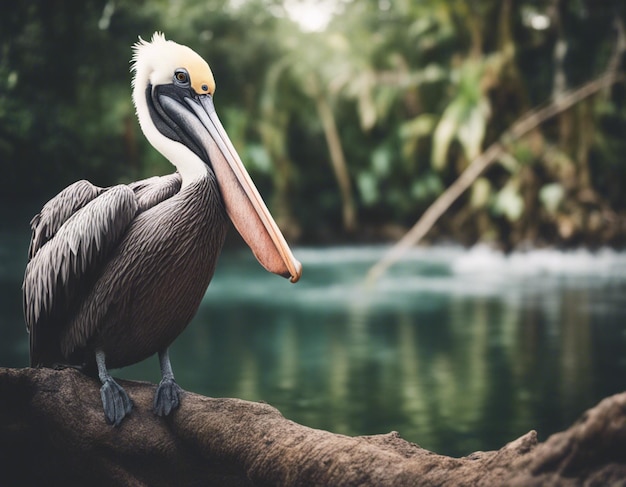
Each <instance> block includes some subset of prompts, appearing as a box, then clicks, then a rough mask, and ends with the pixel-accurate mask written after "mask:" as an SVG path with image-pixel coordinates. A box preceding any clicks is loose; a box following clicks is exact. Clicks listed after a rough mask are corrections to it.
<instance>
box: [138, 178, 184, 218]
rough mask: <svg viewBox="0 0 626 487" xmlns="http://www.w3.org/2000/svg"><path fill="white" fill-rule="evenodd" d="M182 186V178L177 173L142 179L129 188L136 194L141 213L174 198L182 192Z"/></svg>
mask: <svg viewBox="0 0 626 487" xmlns="http://www.w3.org/2000/svg"><path fill="white" fill-rule="evenodd" d="M181 184H182V178H181V177H180V174H178V173H177V172H176V173H174V174H169V175H167V176H154V177H151V178H148V179H142V180H141V181H136V182H134V183H130V184H129V185H128V186H129V187H130V189H132V190H133V191H134V192H135V196H136V197H137V203H138V205H139V211H145V210H147V209H148V208H152V207H153V206H156V205H158V204H159V203H161V202H163V201H165V200H166V199H169V198H171V197H172V196H174V195H175V194H176V193H178V192H179V191H180V186H181Z"/></svg>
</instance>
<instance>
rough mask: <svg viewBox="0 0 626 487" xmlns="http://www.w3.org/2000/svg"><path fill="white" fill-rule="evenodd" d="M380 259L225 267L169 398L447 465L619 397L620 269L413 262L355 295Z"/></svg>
mask: <svg viewBox="0 0 626 487" xmlns="http://www.w3.org/2000/svg"><path fill="white" fill-rule="evenodd" d="M18 243H19V244H20V245H21V244H22V243H23V242H21V241H20V242H17V241H15V242H13V244H14V245H16V246H17V245H18ZM2 244H5V241H4V240H3V241H2ZM5 247H10V245H9V246H6V245H5ZM22 248H23V247H22ZM383 251H384V249H382V248H330V249H321V250H320V249H299V251H298V252H297V256H298V257H299V258H300V259H301V260H302V262H303V264H304V266H305V274H304V275H303V279H302V280H301V282H300V283H298V284H297V285H291V284H289V283H288V282H287V281H284V280H282V279H280V278H278V277H276V276H273V275H271V274H268V273H266V272H265V271H263V270H262V269H261V268H260V266H259V265H258V264H257V263H256V262H255V261H254V259H253V258H252V257H251V256H250V254H249V253H248V252H231V253H228V254H226V255H224V256H223V257H222V259H221V262H220V265H219V268H218V272H217V275H216V277H215V280H214V282H213V283H212V284H211V287H210V288H209V292H208V293H207V295H206V297H205V299H204V301H203V303H202V306H201V309H200V311H199V313H198V315H197V316H196V318H195V319H194V321H193V322H192V324H191V325H190V326H189V328H188V329H187V330H186V331H185V333H184V334H183V335H182V336H181V337H180V338H179V339H178V340H177V342H176V343H175V344H174V347H173V350H172V361H173V365H174V370H175V372H176V375H177V378H178V381H179V383H180V384H181V385H182V386H183V387H184V388H185V389H187V390H190V391H195V392H199V393H202V394H206V395H210V396H228V397H240V398H244V399H249V400H264V401H267V402H268V403H270V404H272V405H274V406H276V407H277V408H278V409H279V410H280V411H281V412H282V413H283V414H284V415H285V416H286V417H288V418H290V419H293V420H295V421H298V422H300V423H303V424H307V425H310V426H313V427H317V428H324V429H328V430H331V431H335V432H338V433H346V434H351V435H355V434H374V433H384V432H388V431H391V430H396V431H399V432H400V433H401V435H402V436H403V437H404V438H406V439H409V440H411V441H414V442H416V443H418V444H420V445H422V446H424V447H426V448H429V449H433V450H435V451H438V452H441V453H446V454H452V455H464V454H467V453H469V452H471V451H474V450H485V449H492V448H499V447H500V446H502V445H503V444H504V443H505V442H507V441H510V440H511V439H513V438H515V437H517V436H519V435H521V434H524V433H526V432H527V431H528V430H529V429H532V428H536V429H538V431H539V434H540V437H542V438H545V437H546V436H547V435H548V434H550V433H552V432H554V431H556V430H559V429H561V428H563V427H564V426H567V425H568V424H569V423H570V422H571V421H573V420H574V419H575V418H576V417H577V416H578V415H580V413H581V412H582V411H583V410H584V409H585V408H587V407H589V406H591V405H593V404H594V403H595V402H597V401H598V400H599V399H600V398H602V397H604V396H606V395H609V394H612V393H615V392H619V391H621V390H622V389H623V388H624V378H626V361H625V358H626V312H625V311H624V309H626V308H625V307H624V304H625V303H624V301H625V299H626V298H625V297H624V296H626V294H625V293H624V291H626V272H625V271H626V255H624V254H618V253H613V252H608V251H606V252H601V253H599V254H590V253H586V252H580V253H574V254H560V253H557V252H533V253H530V254H525V255H523V254H519V255H514V256H511V257H508V258H507V257H504V256H501V255H499V254H496V253H493V252H490V251H487V250H485V249H480V248H478V249H474V250H472V251H469V252H467V251H464V250H462V249H459V248H432V249H417V250H415V251H414V252H413V253H412V254H411V255H410V256H409V259H408V260H407V262H405V263H404V264H402V265H400V266H398V267H397V268H394V269H393V270H392V272H391V273H390V274H389V275H387V276H385V277H384V278H383V279H382V280H381V281H380V282H379V283H378V284H377V285H376V286H375V287H373V288H365V287H363V285H362V281H361V279H362V278H363V276H364V275H365V272H366V270H367V268H368V266H369V265H370V264H371V263H373V262H374V261H375V260H376V259H377V258H378V257H379V256H380V255H382V252H383ZM4 256H5V254H3V257H4ZM13 267H15V268H11V269H8V268H6V267H2V273H1V276H0V277H1V280H0V284H1V285H2V290H3V291H4V292H3V294H2V297H3V300H4V301H3V302H2V309H3V314H4V316H3V321H4V323H3V328H2V333H3V337H4V340H3V343H2V345H1V347H2V348H0V354H1V355H0V358H1V359H2V365H11V366H15V365H24V364H25V363H26V361H27V358H26V357H27V345H26V342H27V340H26V335H25V333H24V332H23V325H22V320H21V296H20V293H19V281H20V279H21V272H22V268H19V266H13ZM18 271H19V272H18ZM158 370H159V368H158V364H157V361H156V359H151V360H148V361H146V362H144V363H141V364H138V365H136V366H133V367H129V368H127V369H123V370H121V371H119V373H118V375H121V376H124V377H128V378H136V379H143V380H151V381H157V380H158V379H159V376H158Z"/></svg>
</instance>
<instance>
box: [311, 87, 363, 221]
mask: <svg viewBox="0 0 626 487" xmlns="http://www.w3.org/2000/svg"><path fill="white" fill-rule="evenodd" d="M314 97H315V106H316V107H317V113H318V115H319V117H320V121H321V122H322V128H323V130H324V137H325V138H326V144H327V145H328V152H329V155H330V162H331V165H332V167H333V172H334V173H335V179H336V180H337V184H338V185H339V191H340V194H341V206H342V217H343V227H344V230H345V231H346V232H348V233H352V232H354V231H355V230H356V227H357V216H356V208H355V206H354V198H353V196H352V184H351V183H350V174H349V172H348V164H347V163H346V158H345V156H344V153H343V148H342V145H341V138H340V137H339V130H338V129H337V124H336V123H335V116H334V115H333V111H332V109H331V108H330V105H329V104H328V101H327V100H326V98H324V95H323V94H321V93H319V92H317V93H315V95H314Z"/></svg>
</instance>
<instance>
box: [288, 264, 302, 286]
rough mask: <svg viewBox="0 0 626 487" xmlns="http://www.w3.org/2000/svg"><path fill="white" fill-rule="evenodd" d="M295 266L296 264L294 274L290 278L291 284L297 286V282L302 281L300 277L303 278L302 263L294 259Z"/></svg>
mask: <svg viewBox="0 0 626 487" xmlns="http://www.w3.org/2000/svg"><path fill="white" fill-rule="evenodd" d="M293 264H294V273H293V274H291V277H290V278H289V282H291V283H292V284H295V283H296V282H298V281H299V280H300V277H301V276H302V263H300V262H299V261H297V260H295V259H294V262H293Z"/></svg>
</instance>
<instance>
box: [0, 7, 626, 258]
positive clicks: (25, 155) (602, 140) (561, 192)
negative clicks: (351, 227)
mask: <svg viewBox="0 0 626 487" xmlns="http://www.w3.org/2000/svg"><path fill="white" fill-rule="evenodd" d="M554 5H557V7H558V8H553V6H554ZM625 11H626V7H625V6H624V4H623V2H621V1H619V0H607V1H606V2H602V4H601V5H599V4H598V3H597V2H593V1H592V0H580V1H577V2H560V3H558V2H557V3H554V2H548V1H547V0H545V1H543V0H542V1H532V2H531V1H521V2H514V1H513V0H501V1H495V0H475V1H471V2H466V1H461V0H454V1H442V0H423V1H420V2H414V1H409V0H402V1H398V2H387V1H374V0H364V1H359V2H355V1H347V0H337V2H336V7H335V12H334V15H333V16H332V17H331V21H330V23H329V24H328V26H327V27H326V29H325V30H324V31H323V32H309V31H306V30H303V29H301V28H300V27H299V26H298V25H297V24H296V23H295V22H294V21H292V20H291V19H290V17H289V12H290V11H289V9H287V8H285V6H284V5H283V2H282V1H281V0H240V1H236V2H235V1H230V0H203V1H199V0H180V1H175V2H174V1H171V0H155V1H151V2H145V1H142V2H131V1H130V0H86V1H84V2H80V3H78V4H77V3H75V2H70V1H68V0H62V1H59V2H53V3H51V2H46V1H44V0H27V1H24V2H17V3H15V4H13V5H12V6H11V7H10V8H8V7H4V8H3V11H2V13H1V14H0V162H1V164H2V169H3V173H4V174H5V177H3V178H2V179H1V180H0V191H2V194H5V195H9V194H11V195H15V194H17V195H20V196H21V197H22V198H23V199H25V200H26V199H37V200H39V201H40V202H43V201H45V199H46V198H47V197H49V196H51V195H52V194H54V193H56V192H58V191H59V190H60V189H61V187H63V186H64V185H66V184H68V183H70V182H72V181H73V180H75V179H79V178H89V179H91V180H92V181H93V182H94V183H96V184H101V185H107V184H112V183H115V182H118V181H128V180H131V179H133V178H138V177H144V176H148V175H152V174H163V173H165V172H168V171H171V166H170V165H169V164H168V163H167V162H166V161H164V160H163V159H162V157H161V156H160V155H159V154H157V153H156V152H155V151H154V150H153V149H152V148H151V147H150V146H149V145H148V144H147V142H146V141H145V140H144V138H143V136H142V135H141V133H140V131H139V128H138V125H137V123H136V120H135V118H134V111H133V107H132V105H131V102H130V73H129V71H128V61H129V59H130V55H131V50H130V46H131V45H132V43H134V42H135V41H136V39H137V36H138V35H141V36H142V37H144V38H149V37H150V36H151V35H152V32H154V31H155V30H162V31H164V32H165V33H166V35H167V37H168V38H171V39H174V40H176V41H178V42H180V43H184V44H188V45H190V46H191V47H192V48H194V49H195V50H197V51H198V52H199V53H200V54H201V55H202V56H204V57H205V58H206V59H207V60H208V61H209V63H210V64H211V66H212V68H213V71H214V74H215V77H216V80H217V93H216V106H217V110H218V113H219V114H220V117H221V118H222V121H223V122H224V124H225V126H226V128H227V130H228V132H229V134H230V136H231V138H232V139H233V142H234V144H235V146H236V147H237V148H238V150H239V151H240V153H241V155H242V158H243V159H244V162H246V163H247V164H248V167H249V170H250V171H251V173H252V176H253V178H255V180H256V181H257V182H258V184H259V186H260V189H261V191H262V192H263V193H264V194H265V195H266V199H267V200H268V201H269V202H270V206H271V207H272V209H273V211H274V212H275V213H278V214H280V215H281V222H283V223H282V224H284V225H286V226H288V227H291V228H292V229H293V234H294V235H298V234H299V235H301V236H302V238H304V239H311V240H312V239H317V238H333V239H337V238H339V237H340V235H341V234H342V232H343V231H344V228H345V218H344V220H343V223H342V216H341V215H342V209H343V211H344V217H345V211H346V206H350V205H354V208H355V209H356V211H357V212H358V217H359V218H358V221H359V222H361V224H362V227H364V228H366V229H376V228H383V227H385V226H388V224H389V223H394V224H398V225H404V226H407V225H409V224H412V223H413V221H414V220H415V219H416V218H417V217H418V216H419V215H420V214H421V213H422V212H423V211H424V209H425V208H426V207H427V206H428V204H430V203H431V202H432V201H433V200H434V199H435V198H436V197H437V196H438V195H439V194H441V192H442V191H443V190H444V189H445V187H446V186H448V185H449V184H450V183H451V182H452V181H453V180H454V179H455V178H456V177H458V175H459V174H460V173H461V171H463V170H464V169H465V168H466V167H467V165H468V164H469V163H470V162H471V160H472V159H473V158H475V157H476V156H477V155H479V154H480V153H481V152H482V150H484V148H485V147H486V146H487V145H488V144H490V143H492V142H494V141H495V140H497V138H498V137H499V136H500V135H501V134H502V133H503V132H504V131H505V130H506V129H507V128H508V127H509V126H510V124H511V123H513V121H514V120H515V119H517V118H518V117H520V116H521V115H523V114H524V113H525V112H526V111H527V110H529V109H531V108H532V107H533V106H535V105H537V104H540V103H543V102H545V101H546V100H547V99H548V98H549V97H550V95H551V94H555V95H559V94H560V90H561V91H562V90H563V89H567V88H569V87H574V86H576V85H578V84H580V83H582V82H585V81H587V80H589V79H591V78H593V77H594V76H597V75H598V74H600V73H601V72H602V71H604V70H605V69H606V67H607V66H608V65H609V64H610V63H612V62H613V64H615V65H616V66H618V67H619V66H620V62H621V61H622V59H621V58H620V57H619V56H616V55H615V46H616V33H617V32H618V30H619V28H620V23H619V22H621V25H622V28H623V24H624V22H626V13H625ZM557 45H559V46H565V51H564V52H565V54H564V55H562V56H561V57H559V54H558V53H559V52H560V51H559V50H558V49H556V47H557ZM622 57H623V53H622ZM557 81H558V82H557ZM625 100H626V90H625V88H624V84H623V83H621V84H619V85H617V86H616V87H614V88H613V89H611V90H609V91H607V92H606V93H603V94H602V95H601V96H597V97H595V98H593V99H591V100H589V101H587V102H585V103H584V104H581V106H580V107H576V108H575V109H572V110H570V111H568V112H566V113H564V114H562V115H560V116H559V117H557V118H556V119H555V120H553V121H550V122H549V123H547V124H545V125H544V126H542V127H540V128H539V129H538V130H536V131H534V132H533V133H532V134H530V135H529V136H527V137H526V138H524V139H522V140H520V141H517V142H516V143H515V144H514V145H512V146H511V147H507V150H508V152H507V153H506V154H505V156H504V157H502V158H501V160H500V164H499V165H498V166H497V167H494V168H492V169H491V170H490V171H489V172H488V173H487V174H485V175H483V177H482V178H480V179H479V180H478V181H477V182H476V183H475V185H474V187H473V189H472V191H471V192H470V194H468V195H467V197H466V198H465V199H464V200H462V201H460V202H459V203H458V205H455V207H454V208H453V209H452V211H451V213H450V214H449V215H448V217H447V222H445V221H444V222H443V225H442V229H447V230H444V231H447V232H449V233H452V236H453V237H456V238H459V239H460V240H462V241H467V240H468V239H467V238H465V233H466V234H467V235H477V237H472V238H474V240H475V239H476V238H480V235H481V234H484V235H489V236H490V238H491V236H493V235H494V234H497V238H498V239H499V240H500V241H501V242H503V243H504V244H505V245H507V246H509V245H514V244H515V243H517V242H520V241H524V240H527V239H534V240H538V241H540V242H541V241H546V242H551V243H564V244H576V243H580V242H587V243H589V242H591V243H594V242H604V243H606V242H609V243H619V242H620V241H623V240H620V239H623V237H624V235H623V233H624V232H623V230H622V231H621V233H620V232H619V231H617V230H615V231H608V230H607V231H604V232H603V233H602V235H600V236H598V234H597V231H595V230H594V232H595V233H593V235H592V233H591V230H589V228H587V227H585V223H584V222H585V221H587V220H588V219H587V218H586V217H585V215H588V214H590V212H594V211H595V212H600V213H601V214H603V215H608V220H607V221H608V223H607V225H609V226H610V222H611V221H614V220H611V218H617V219H618V220H619V218H620V215H622V214H623V212H624V211H626V197H625V196H624V192H623V183H624V181H626V163H625V162H624V158H623V154H624V151H625V150H626V144H625V143H624V137H623V134H624V133H626V103H625ZM327 108H329V109H330V119H329V118H328V116H329V113H327V112H326V111H325V110H326V109H327ZM333 127H334V128H333ZM333 130H334V132H335V133H334V134H333V133H332V132H333ZM333 135H335V136H337V138H338V143H339V147H338V148H337V147H334V150H331V147H330V144H331V143H332V137H333ZM337 149H339V150H340V151H341V153H342V154H343V156H344V161H343V162H342V160H341V158H339V159H337ZM337 164H339V165H341V164H343V165H344V166H345V167H344V169H345V171H346V174H347V175H348V181H347V182H346V181H342V179H341V168H339V169H338V168H337ZM350 185H353V186H354V192H353V194H351V193H350ZM581 195H582V196H581ZM564 218H566V219H567V221H575V222H581V223H580V224H577V225H579V226H578V227H575V228H573V227H571V225H570V226H568V228H569V230H568V232H567V233H559V228H564V226H563V225H562V222H563V221H564V220H563V219H564ZM458 221H462V222H463V225H461V226H458V227H457V226H456V225H455V222H458ZM457 228H458V229H457ZM572 228H573V230H572ZM455 232H456V233H455ZM461 233H463V234H461ZM329 236H332V237H329ZM596 237H597V238H596ZM594 239H595V240H594ZM470 240H471V239H470Z"/></svg>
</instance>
